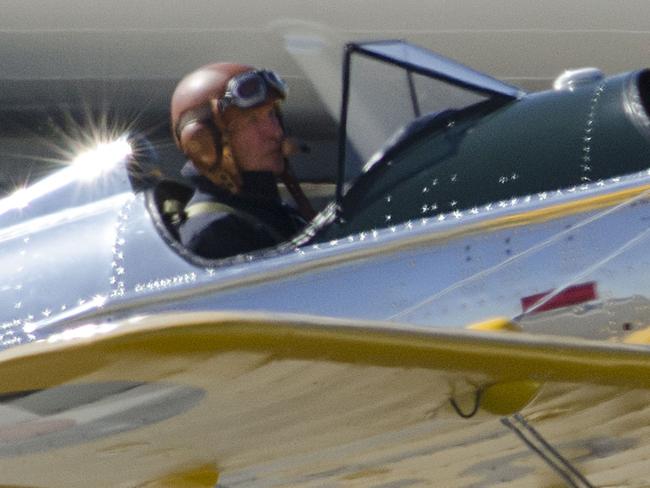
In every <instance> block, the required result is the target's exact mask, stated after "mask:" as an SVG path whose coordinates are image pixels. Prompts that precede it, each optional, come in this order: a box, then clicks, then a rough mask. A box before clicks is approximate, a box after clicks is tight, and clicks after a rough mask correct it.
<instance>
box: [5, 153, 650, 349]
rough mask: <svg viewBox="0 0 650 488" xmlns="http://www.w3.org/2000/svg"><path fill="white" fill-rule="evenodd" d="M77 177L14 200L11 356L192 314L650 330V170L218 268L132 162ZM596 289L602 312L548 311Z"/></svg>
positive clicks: (9, 203)
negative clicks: (150, 200) (83, 333)
mask: <svg viewBox="0 0 650 488" xmlns="http://www.w3.org/2000/svg"><path fill="white" fill-rule="evenodd" d="M63 173H65V172H62V173H61V174H60V175H58V176H57V177H59V178H61V177H62V175H63ZM67 174H69V175H71V176H70V177H69V180H65V179H63V180H60V181H59V189H58V190H56V191H49V192H45V193H44V194H43V195H42V196H40V197H36V198H33V199H32V200H31V201H29V202H28V203H25V202H23V203H22V204H21V203H20V202H19V201H17V200H16V199H17V198H18V197H10V199H9V200H5V201H3V203H4V207H3V208H2V212H3V213H4V215H2V216H1V217H0V219H2V222H1V224H2V225H1V228H2V230H1V231H0V246H2V249H3V252H2V256H1V257H0V260H1V264H0V269H2V270H3V274H4V276H3V279H2V288H1V289H0V300H2V305H3V306H2V307H1V308H0V310H1V312H0V313H2V317H1V324H2V329H1V335H0V340H1V343H2V345H3V347H5V348H6V347H9V346H11V345H15V344H20V343H24V342H29V341H33V340H39V339H46V338H47V337H48V336H49V335H51V334H53V333H60V332H62V331H64V330H67V329H70V328H73V327H75V326H77V325H81V324H84V323H89V322H92V323H109V322H110V321H112V320H115V319H118V318H125V317H133V316H137V315H142V314H152V313H161V312H167V311H190V310H192V311H199V310H247V311H250V310H255V311H266V312H282V313H300V314H313V315H321V316H330V317H348V318H359V319H378V320H389V321H399V322H405V323H412V324H418V325H420V326H424V327H465V326H467V325H468V324H471V323H473V322H477V321H482V320H485V319H490V318H493V317H496V316H505V317H508V318H511V319H516V320H517V321H518V322H519V323H520V325H522V327H524V329H527V330H529V331H532V332H544V333H552V334H566V335H573V336H584V337H592V338H613V337H621V336H623V335H624V334H627V333H628V332H629V331H631V330H636V329H638V328H641V327H644V326H645V325H646V324H645V322H644V321H643V320H644V319H643V318H644V317H645V316H647V313H648V310H649V307H650V302H649V300H648V294H649V292H650V282H649V280H648V278H647V277H648V276H649V275H650V273H649V271H650V259H649V258H648V253H647V241H648V239H647V238H648V229H647V227H648V225H647V223H648V221H649V219H650V206H649V205H648V191H649V190H648V189H650V174H648V173H646V172H644V173H641V174H635V175H629V176H624V177H620V178H614V179H611V180H608V181H601V182H598V183H589V184H585V185H582V186H577V187H573V188H567V189H561V190H557V191H553V192H544V193H539V194H536V195H530V196H528V197H522V198H516V199H512V200H509V201H501V202H494V203H492V204H488V205H485V206H482V207H480V208H473V209H469V210H465V211H457V212H455V213H451V214H446V215H438V216H435V217H429V218H423V219H421V220H413V221H409V222H407V223H404V224H400V225H398V226H394V227H387V228H382V229H376V230H374V231H369V232H363V233H359V234H354V235H350V236H348V237H346V238H344V239H339V240H337V241H332V242H328V243H321V244H318V245H313V244H310V245H307V246H304V247H302V248H297V249H294V250H290V251H283V252H279V251H273V250H271V251H263V252H261V253H259V254H255V255H249V256H239V257H236V258H232V259H228V260H224V261H221V262H212V263H211V262H206V261H201V260H196V259H195V260H192V259H190V258H188V257H187V255H185V256H184V255H183V254H184V253H183V252H182V250H180V247H179V246H178V245H174V244H171V245H170V243H169V242H168V241H166V240H165V239H163V237H162V236H161V234H160V232H159V229H158V228H157V227H156V225H155V223H154V221H153V220H152V216H151V214H150V212H149V210H148V206H147V197H146V195H145V194H144V193H137V192H134V191H133V190H132V188H131V185H130V183H129V178H128V175H127V171H126V166H125V165H123V164H122V165H118V166H117V167H116V168H114V169H113V170H112V171H111V172H110V173H107V174H106V175H104V176H103V177H102V179H101V180H95V181H93V182H87V181H83V180H80V179H78V178H77V177H73V176H72V174H73V173H72V172H68V173H67ZM45 181H47V180H45ZM98 192H99V193H101V196H100V197H98ZM11 198H13V200H11ZM57 206H58V210H57ZM585 283H587V284H588V286H589V287H590V289H591V290H592V292H593V293H594V295H595V296H593V297H591V299H590V300H583V301H582V302H580V301H578V302H577V303H576V302H567V303H559V304H558V305H557V306H553V307H548V306H546V307H545V304H546V305H548V304H551V303H554V302H553V300H556V301H557V299H558V297H561V296H562V295H563V294H564V293H565V292H566V290H568V289H569V290H570V289H571V288H572V287H575V286H582V285H583V284H585ZM544 294H546V295H545V298H542V299H541V300H540V301H539V303H538V304H537V305H536V306H533V307H532V308H530V307H528V306H526V305H525V303H526V297H528V298H530V297H533V296H536V295H540V296H543V295H544ZM583 302H584V303H583ZM525 309H526V310H525Z"/></svg>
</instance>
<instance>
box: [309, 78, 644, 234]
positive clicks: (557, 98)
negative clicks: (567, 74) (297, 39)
mask: <svg viewBox="0 0 650 488" xmlns="http://www.w3.org/2000/svg"><path fill="white" fill-rule="evenodd" d="M488 105H489V104H488ZM649 113H650V71H649V70H643V71H638V72H633V73H626V74H622V75H617V76H612V77H610V78H604V77H595V78H592V79H589V80H588V81H584V80H582V81H580V82H577V83H571V84H569V86H566V87H565V88H563V89H559V90H549V91H545V92H539V93H534V94H530V95H526V96H524V97H523V98H521V99H518V100H515V101H512V102H510V103H508V104H506V105H505V106H502V107H500V108H497V109H494V108H491V107H489V106H476V107H473V108H472V107H470V108H469V109H465V110H463V111H460V112H451V113H446V114H443V115H441V117H442V118H443V119H444V120H436V118H433V119H432V121H431V122H430V130H427V129H425V130H422V128H421V127H419V128H418V131H417V134H416V135H415V136H414V137H411V138H407V140H408V143H406V144H404V143H403V141H402V144H401V145H400V147H399V148H395V149H396V150H392V151H391V150H388V151H386V153H385V154H386V156H385V157H384V158H382V159H380V160H379V161H377V162H376V163H375V164H374V165H373V166H372V167H371V168H370V169H369V170H367V171H366V172H365V173H363V174H362V175H361V176H360V177H359V178H358V180H357V181H356V182H355V183H354V185H353V186H352V187H351V189H350V190H349V191H348V192H347V194H346V195H345V196H344V197H343V200H342V201H341V202H340V211H339V217H338V218H337V219H336V220H335V221H334V222H332V223H331V224H330V225H328V226H326V227H324V228H322V229H321V230H320V232H317V234H316V238H315V240H319V241H322V240H329V239H333V238H338V237H341V236H345V235H349V234H351V233H354V232H360V231H364V230H369V229H373V228H381V227H387V226H390V225H395V224H398V223H400V222H406V221H408V220H413V219H419V218H422V217H430V216H432V215H438V214H440V213H448V212H453V211H455V210H462V209H470V208H473V207H477V206H480V205H485V204H487V203H489V202H498V201H502V200H510V199H512V198H514V197H519V196H524V195H533V194H536V193H539V192H545V191H552V190H557V189H561V188H570V187H573V186H576V185H584V184H590V183H595V182H598V181H601V180H606V179H608V178H611V177H614V176H619V175H624V174H630V173H635V172H638V171H641V170H644V169H646V168H649V167H650V116H649Z"/></svg>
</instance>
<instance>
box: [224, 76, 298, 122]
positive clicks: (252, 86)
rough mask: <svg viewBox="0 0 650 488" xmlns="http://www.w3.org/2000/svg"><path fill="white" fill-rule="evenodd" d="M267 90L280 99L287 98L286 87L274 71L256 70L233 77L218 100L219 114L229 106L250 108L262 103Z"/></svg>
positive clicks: (266, 95) (265, 97)
mask: <svg viewBox="0 0 650 488" xmlns="http://www.w3.org/2000/svg"><path fill="white" fill-rule="evenodd" d="M269 89H272V90H275V91H276V92H277V94H278V96H279V97H280V98H285V97H286V96H287V91H288V87H287V84H286V83H285V81H284V80H283V79H282V78H281V77H280V75H279V74H277V73H276V72H275V71H270V70H265V69H263V70H256V71H247V72H246V73H242V74H239V75H237V76H234V77H233V78H231V79H230V81H229V82H228V85H227V86H226V93H225V94H224V96H223V97H221V98H220V99H219V102H218V104H219V112H223V111H224V110H226V108H228V107H229V106H230V105H234V106H236V107H239V108H251V107H255V106H256V105H260V104H262V103H264V102H265V101H266V99H267V97H268V92H269Z"/></svg>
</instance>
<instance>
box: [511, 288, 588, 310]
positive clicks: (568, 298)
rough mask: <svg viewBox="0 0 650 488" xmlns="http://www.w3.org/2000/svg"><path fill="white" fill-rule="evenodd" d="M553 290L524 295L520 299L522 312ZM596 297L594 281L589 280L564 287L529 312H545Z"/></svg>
mask: <svg viewBox="0 0 650 488" xmlns="http://www.w3.org/2000/svg"><path fill="white" fill-rule="evenodd" d="M553 292H554V290H549V291H545V292H543V293H538V294H536V295H530V296H528V297H524V298H522V299H521V307H522V308H523V309H524V312H528V310H530V309H531V308H533V307H534V306H535V304H536V303H539V302H541V301H543V300H544V299H545V298H546V297H547V296H549V295H551V294H552V293H553ZM596 298H597V294H596V282H594V281H590V282H588V283H581V284H579V285H574V286H570V287H568V288H565V289H564V290H562V291H561V292H560V293H558V294H557V295H555V296H554V297H553V298H550V299H549V300H548V301H546V302H544V303H543V304H542V305H540V306H539V307H537V308H535V310H533V311H532V312H531V313H537V312H546V311H548V310H554V309H556V308H562V307H568V306H569V305H577V304H579V303H584V302H588V301H590V300H595V299H596Z"/></svg>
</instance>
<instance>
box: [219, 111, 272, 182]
mask: <svg viewBox="0 0 650 488" xmlns="http://www.w3.org/2000/svg"><path fill="white" fill-rule="evenodd" d="M228 134H229V143H230V149H231V151H232V154H233V156H234V158H235V161H236V162H237V164H238V166H239V169H240V170H241V171H270V172H272V173H273V174H275V175H279V174H281V173H282V172H283V171H284V156H283V154H282V141H283V139H284V131H283V130H282V126H281V125H280V120H279V119H278V114H277V110H276V108H275V105H274V103H273V101H269V102H267V103H265V104H264V105H260V106H259V107H254V108H249V109H237V108H234V107H233V114H232V118H231V121H230V122H229V123H228Z"/></svg>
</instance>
